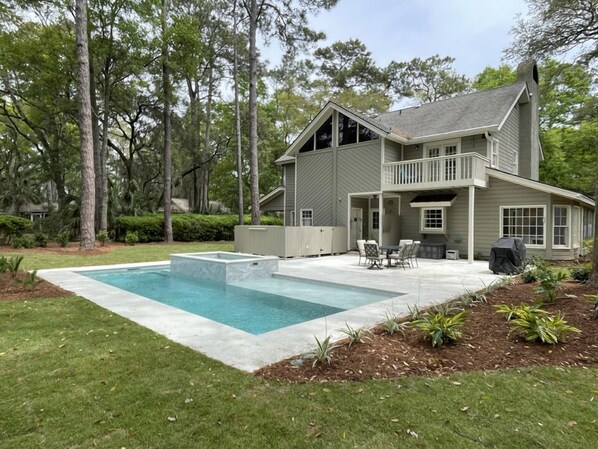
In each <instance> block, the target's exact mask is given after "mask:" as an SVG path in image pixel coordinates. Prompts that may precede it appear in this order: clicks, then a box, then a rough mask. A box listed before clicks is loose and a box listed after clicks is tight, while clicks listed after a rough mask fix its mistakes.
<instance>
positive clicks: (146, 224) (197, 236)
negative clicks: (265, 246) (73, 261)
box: [114, 214, 283, 243]
mask: <svg viewBox="0 0 598 449" xmlns="http://www.w3.org/2000/svg"><path fill="white" fill-rule="evenodd" d="M238 222H239V217H238V215H200V214H185V215H173V216H172V234H173V238H174V240H175V241H177V242H206V241H216V240H234V237H235V233H234V230H235V225H237V224H238ZM245 224H251V217H249V216H245ZM261 224H263V225H270V226H275V225H280V226H281V225H282V224H283V222H282V218H278V217H262V219H261ZM114 231H115V236H116V239H117V240H120V241H124V239H125V235H126V234H127V232H137V234H138V236H139V241H140V242H142V243H147V242H161V241H163V240H164V216H163V215H161V214H160V215H143V216H139V217H128V216H124V217H119V218H117V219H116V221H115V223H114Z"/></svg>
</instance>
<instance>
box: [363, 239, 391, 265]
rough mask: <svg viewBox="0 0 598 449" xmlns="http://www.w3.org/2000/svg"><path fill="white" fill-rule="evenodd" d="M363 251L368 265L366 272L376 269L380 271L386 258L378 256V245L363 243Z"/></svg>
mask: <svg viewBox="0 0 598 449" xmlns="http://www.w3.org/2000/svg"><path fill="white" fill-rule="evenodd" d="M363 246H364V250H365V258H366V260H367V261H368V262H369V263H370V266H369V267H368V270H371V269H373V268H377V269H379V270H381V269H382V262H383V261H384V259H385V258H386V257H385V256H383V255H382V254H380V250H379V249H378V245H376V244H374V243H367V242H366V243H365V244H364V245H363Z"/></svg>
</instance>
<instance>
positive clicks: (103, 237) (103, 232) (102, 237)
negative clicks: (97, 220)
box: [96, 229, 108, 246]
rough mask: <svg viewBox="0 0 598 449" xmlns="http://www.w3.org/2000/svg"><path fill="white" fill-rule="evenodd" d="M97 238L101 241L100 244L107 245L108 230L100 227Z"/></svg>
mask: <svg viewBox="0 0 598 449" xmlns="http://www.w3.org/2000/svg"><path fill="white" fill-rule="evenodd" d="M96 240H97V241H98V242H100V246H104V245H106V242H107V241H108V231H106V230H105V229H100V230H99V231H98V233H97V235H96Z"/></svg>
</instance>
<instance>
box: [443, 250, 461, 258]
mask: <svg viewBox="0 0 598 449" xmlns="http://www.w3.org/2000/svg"><path fill="white" fill-rule="evenodd" d="M446 258H447V260H459V250H458V249H447V250H446Z"/></svg>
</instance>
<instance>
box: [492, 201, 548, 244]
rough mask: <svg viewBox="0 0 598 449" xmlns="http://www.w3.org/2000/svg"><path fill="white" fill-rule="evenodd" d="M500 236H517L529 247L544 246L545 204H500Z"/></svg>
mask: <svg viewBox="0 0 598 449" xmlns="http://www.w3.org/2000/svg"><path fill="white" fill-rule="evenodd" d="M500 212H501V217H500V222H501V231H500V236H501V237H517V238H520V239H522V240H523V243H525V244H526V245H527V246H529V247H531V248H544V235H545V234H546V232H545V231H546V229H545V219H544V217H545V216H546V207H545V206H517V207H511V206H501V208H500Z"/></svg>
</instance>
